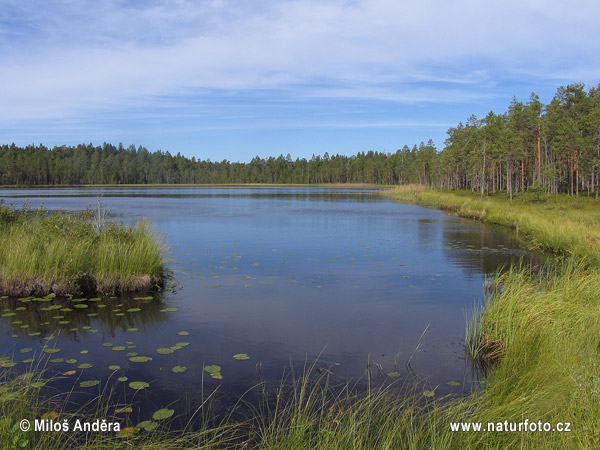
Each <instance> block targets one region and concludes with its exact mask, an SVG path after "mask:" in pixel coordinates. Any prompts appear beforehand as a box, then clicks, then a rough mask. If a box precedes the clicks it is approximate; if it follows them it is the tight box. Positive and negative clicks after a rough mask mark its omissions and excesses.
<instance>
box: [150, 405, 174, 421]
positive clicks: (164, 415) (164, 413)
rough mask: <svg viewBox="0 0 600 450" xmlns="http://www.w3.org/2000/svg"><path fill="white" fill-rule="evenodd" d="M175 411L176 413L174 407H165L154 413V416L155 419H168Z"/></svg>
mask: <svg viewBox="0 0 600 450" xmlns="http://www.w3.org/2000/svg"><path fill="white" fill-rule="evenodd" d="M174 413H175V410H174V409H168V408H163V409H159V410H158V411H156V412H155V413H154V414H152V418H153V419H154V420H164V419H168V418H169V417H171V416H172V415H173V414H174Z"/></svg>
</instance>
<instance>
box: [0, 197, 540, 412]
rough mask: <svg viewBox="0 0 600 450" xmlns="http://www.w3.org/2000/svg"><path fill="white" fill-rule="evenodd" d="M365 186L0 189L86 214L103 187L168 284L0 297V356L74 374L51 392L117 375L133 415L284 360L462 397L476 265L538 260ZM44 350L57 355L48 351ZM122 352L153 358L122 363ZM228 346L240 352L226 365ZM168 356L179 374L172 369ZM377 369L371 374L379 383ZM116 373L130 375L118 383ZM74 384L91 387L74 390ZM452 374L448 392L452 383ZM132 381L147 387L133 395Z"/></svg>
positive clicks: (478, 297) (272, 372)
mask: <svg viewBox="0 0 600 450" xmlns="http://www.w3.org/2000/svg"><path fill="white" fill-rule="evenodd" d="M374 193H375V190H374V189H365V188H360V189H347V188H322V187H315V188H306V187H243V188H239V187H214V188H213V187H206V188H205V187H182V188H102V189H99V188H89V189H81V188H77V189H71V188H69V189H27V190H22V189H21V190H13V189H10V190H7V189H4V190H0V199H4V200H5V201H6V202H9V203H13V204H15V205H21V204H22V203H23V202H24V201H30V204H31V206H32V207H37V206H39V204H40V202H43V204H44V206H45V207H46V208H47V209H65V210H76V209H83V208H85V207H86V206H87V205H88V204H90V203H92V204H95V203H96V197H97V196H102V204H103V205H104V206H105V207H107V208H109V209H110V212H111V217H112V218H113V219H114V220H117V221H123V222H125V223H128V222H131V221H137V220H139V219H142V218H145V219H147V220H148V221H149V222H151V224H152V225H153V226H154V228H156V229H157V230H159V231H160V232H161V233H162V234H163V235H164V236H165V239H166V243H167V245H168V247H169V249H170V258H171V263H170V267H171V268H172V270H173V272H174V276H175V279H176V280H177V282H178V283H179V284H178V286H177V287H176V289H175V290H174V291H169V292H166V293H164V294H162V295H155V296H154V299H153V300H149V301H142V300H135V299H132V298H112V299H109V298H105V299H101V300H100V301H94V302H89V301H88V302H82V303H85V304H87V305H89V306H88V307H87V308H77V309H76V308H70V309H73V311H66V312H64V311H63V312H61V311H60V309H58V307H56V309H48V307H49V306H52V305H63V306H71V307H72V306H73V304H71V303H70V302H69V301H68V300H64V299H63V300H54V301H52V302H44V303H41V302H27V303H23V302H19V301H17V299H4V300H2V303H1V304H0V306H1V307H2V309H3V311H2V315H1V317H0V349H1V350H0V355H4V356H10V357H11V358H13V360H14V361H15V362H17V363H18V364H17V366H16V369H19V370H24V369H26V368H27V367H29V366H31V365H32V364H33V365H36V364H38V363H39V362H40V361H41V363H43V364H47V368H48V369H49V370H50V371H52V373H60V374H62V373H65V372H67V373H68V372H69V371H75V373H74V374H73V375H65V376H63V377H61V379H59V380H56V381H54V382H52V383H51V385H49V386H48V387H47V389H57V390H62V389H70V388H71V387H73V386H75V390H76V391H77V392H84V393H85V392H90V393H97V390H98V388H99V387H100V386H103V385H104V384H105V383H110V384H114V385H116V386H117V388H116V395H118V396H119V397H121V398H122V400H123V401H124V402H127V403H130V402H133V404H134V405H138V407H139V410H140V411H142V413H140V417H141V418H145V417H144V414H143V410H145V409H146V406H145V405H147V404H149V403H151V404H152V405H156V406H159V405H160V406H165V405H167V404H171V405H173V404H174V405H176V408H178V410H179V411H183V409H184V406H183V405H184V403H185V402H186V401H187V402H188V404H190V405H191V407H192V408H194V407H195V406H198V403H199V399H200V392H201V389H202V387H204V389H205V390H206V391H210V390H212V389H214V388H215V387H217V386H219V392H220V394H221V395H222V401H223V402H225V403H227V402H230V401H234V400H235V398H237V396H239V395H241V394H242V393H243V392H244V391H245V390H246V389H248V388H249V387H251V386H253V385H255V384H256V383H257V382H259V380H260V379H261V377H262V379H264V380H267V381H273V382H276V381H278V380H280V379H281V377H282V375H283V374H284V373H287V372H289V370H290V367H294V368H295V370H301V369H302V366H303V364H304V363H305V361H308V362H309V363H312V362H314V361H315V360H316V359H317V358H318V362H317V366H318V367H320V368H325V369H329V370H331V372H332V373H333V375H334V376H335V377H338V378H339V379H347V378H352V379H357V378H360V377H362V376H364V374H365V367H366V365H367V362H368V361H371V362H373V363H378V364H380V368H381V369H382V370H383V371H384V372H400V373H401V379H417V380H419V381H420V382H421V383H423V384H424V385H426V386H428V388H430V389H432V388H436V387H437V390H436V392H438V393H440V394H446V393H449V392H456V393H462V392H468V391H469V390H470V389H472V388H473V386H474V384H475V381H476V380H475V379H474V375H473V374H472V372H471V369H470V365H469V364H468V362H467V361H466V359H465V354H464V345H463V342H464V329H465V312H466V311H470V310H472V309H473V307H474V306H475V305H480V304H481V303H482V300H483V295H484V281H485V277H486V274H491V273H493V272H494V271H496V270H497V269H498V268H500V267H501V266H503V265H505V264H507V263H508V262H510V261H514V260H517V259H518V258H520V257H523V256H524V257H526V258H538V257H537V256H535V255H531V253H530V252H528V251H526V250H524V249H523V247H522V246H521V245H520V244H519V242H518V241H517V240H516V239H515V238H514V237H513V236H511V234H509V233H508V232H505V231H503V230H499V229H495V228H490V227H488V226H483V225H482V224H480V223H477V222H473V221H468V220H464V219H461V218H456V217H450V216H447V215H445V214H444V213H442V212H440V211H436V210H431V209H425V208H421V207H418V206H413V205H406V204H401V203H396V202H393V201H390V200H387V199H382V198H379V197H377V196H376V195H375V194H374ZM42 308H46V310H43V309H42ZM130 308H139V309H140V311H137V310H134V311H127V310H128V309H130ZM425 329H427V332H426V333H425V335H424V337H423V339H422V340H421V342H420V346H419V349H418V351H417V352H416V354H415V355H414V357H413V359H412V363H411V366H410V367H409V368H407V367H406V365H405V363H406V361H407V360H408V358H409V357H410V355H411V353H412V352H413V350H414V349H415V347H416V346H417V344H418V342H419V337H420V336H421V335H422V333H423V331H424V330H425ZM179 333H181V334H179ZM186 333H189V334H186ZM52 336H55V339H50V340H48V339H45V338H52ZM179 342H187V343H189V345H187V346H185V347H181V348H180V349H178V350H176V351H174V352H173V353H171V354H159V353H157V351H156V349H158V348H168V347H171V346H173V345H175V344H176V343H179ZM103 344H105V345H103ZM109 344H112V347H111V346H109ZM43 345H48V346H49V347H50V348H58V349H60V351H58V352H56V353H54V354H50V355H48V354H46V353H43V352H41V349H42V346H43ZM115 347H125V349H124V350H122V351H115V350H113V349H114V348H115ZM28 349H31V351H28ZM86 350H87V353H85V351H86ZM22 351H23V352H22ZM82 351H83V352H84V353H81V352H82ZM132 352H135V353H137V354H138V355H139V356H150V357H152V360H151V361H149V362H145V363H136V362H131V361H130V360H129V358H130V356H131V355H130V356H128V355H127V354H128V353H129V354H131V353H132ZM238 353H246V354H248V355H249V357H250V359H249V360H243V361H239V360H235V359H233V358H232V355H234V354H238ZM32 358H33V360H34V361H33V363H32V362H30V359H32ZM61 358H62V359H64V360H65V361H62V362H61V361H60V359H61ZM50 359H52V360H55V362H48V360H50ZM57 359H58V361H56V360H57ZM68 359H76V360H77V362H76V363H73V362H66V360H68ZM79 364H91V365H92V366H91V367H89V368H84V369H81V368H78V367H77V366H78V365H79ZM211 364H216V365H219V366H221V374H222V376H223V379H222V380H215V379H212V378H210V377H209V376H208V373H206V372H204V371H203V366H205V365H211ZM110 365H118V366H120V369H118V370H116V372H115V371H114V370H110V369H109V368H108V366H110ZM178 365H179V366H185V367H187V371H185V372H183V373H177V374H174V373H173V372H172V371H171V369H172V368H173V367H174V366H178ZM375 367H376V366H375V365H374V366H373V372H372V373H373V374H374V375H376V376H377V377H380V378H383V376H381V374H379V375H377V374H378V372H379V371H378V370H377V369H376V368H375ZM122 376H126V377H128V381H127V382H119V381H117V377H122ZM85 380H99V381H101V384H100V385H98V386H94V387H87V388H84V387H80V386H79V383H80V382H82V381H85ZM450 380H453V381H458V382H459V383H460V386H457V387H452V386H449V385H448V384H447V382H448V381H450ZM131 381H145V382H147V383H149V385H150V386H149V388H148V389H146V390H144V391H138V392H136V391H134V390H133V389H131V388H129V387H128V383H129V382H131ZM74 398H78V397H77V396H75V397H74ZM186 399H187V400H186ZM228 399H229V400H228Z"/></svg>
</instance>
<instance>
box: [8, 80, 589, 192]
mask: <svg viewBox="0 0 600 450" xmlns="http://www.w3.org/2000/svg"><path fill="white" fill-rule="evenodd" d="M447 135H448V137H447V139H446V141H445V146H444V148H443V149H442V150H438V149H436V148H435V146H434V144H433V142H432V141H431V140H429V141H428V142H427V143H424V142H421V143H420V144H419V145H414V146H413V147H412V148H411V147H409V146H407V145H404V147H402V148H401V149H399V150H397V151H396V152H394V153H382V152H377V151H368V152H359V153H358V154H356V155H353V156H344V155H331V156H330V155H329V154H328V153H325V154H324V155H323V156H320V155H318V156H314V155H313V157H312V158H310V159H305V158H296V159H292V157H291V156H290V155H289V154H287V156H285V157H284V156H283V155H280V156H278V157H268V158H261V157H258V156H257V157H255V158H253V159H252V160H251V161H250V162H249V163H241V162H231V161H228V160H223V161H220V162H217V161H211V160H210V159H207V160H197V159H196V158H194V157H192V158H187V157H185V156H183V155H181V154H180V153H177V154H176V155H172V154H171V153H170V152H168V151H162V150H158V151H155V152H150V151H148V150H147V149H146V148H144V147H142V146H138V147H136V146H135V145H130V146H129V147H127V148H125V147H124V146H123V145H122V144H119V145H117V146H115V145H113V144H110V143H104V144H103V145H101V146H94V145H92V144H87V145H86V144H80V145H77V146H56V147H54V148H51V149H50V148H47V147H45V146H44V145H41V144H40V145H28V146H25V147H18V146H16V145H15V144H11V145H2V146H0V184H1V185H77V184H212V183H282V184H287V183H294V184H316V183H369V184H386V185H391V184H409V183H419V184H425V185H429V186H432V187H439V188H449V189H467V190H472V191H478V192H480V193H481V195H486V194H489V193H495V192H498V191H505V192H507V194H508V195H509V197H510V198H511V199H512V197H513V195H518V194H519V193H521V192H524V191H527V190H529V189H532V188H533V189H535V190H536V191H538V192H541V191H544V192H548V193H559V192H562V193H568V194H571V195H579V194H585V195H588V196H589V195H594V196H595V197H596V198H598V193H599V188H600V186H599V184H600V85H599V86H598V87H593V88H590V89H588V90H586V89H585V86H584V85H583V84H581V83H577V84H570V85H568V86H566V87H564V86H561V87H559V88H558V89H557V91H556V94H555V95H554V97H553V99H552V100H551V101H550V103H549V104H546V105H545V104H543V103H541V102H540V100H539V97H538V96H537V95H536V94H534V93H532V94H531V96H530V98H529V100H528V101H527V102H522V101H519V100H517V99H516V98H513V100H512V102H511V103H510V105H509V106H508V110H507V111H506V112H504V113H501V114H496V113H494V112H493V111H490V112H489V113H488V114H487V115H486V116H485V117H483V118H477V117H476V116H475V115H472V116H471V117H469V118H468V119H467V120H466V122H465V123H462V122H461V123H459V124H458V125H457V126H456V127H452V128H450V129H449V130H448V131H447Z"/></svg>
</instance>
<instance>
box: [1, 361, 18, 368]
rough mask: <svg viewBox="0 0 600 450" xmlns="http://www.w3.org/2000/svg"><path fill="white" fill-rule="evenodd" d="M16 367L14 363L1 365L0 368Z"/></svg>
mask: <svg viewBox="0 0 600 450" xmlns="http://www.w3.org/2000/svg"><path fill="white" fill-rule="evenodd" d="M16 365H17V363H16V362H9V363H2V364H0V367H15V366H16Z"/></svg>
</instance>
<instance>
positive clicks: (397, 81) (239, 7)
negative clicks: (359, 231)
mask: <svg viewBox="0 0 600 450" xmlns="http://www.w3.org/2000/svg"><path fill="white" fill-rule="evenodd" d="M598 17H600V2H599V1H598V0H570V1H569V2H567V1H564V0H545V1H544V0H498V1H493V2H492V1H482V0H453V1H448V0H418V1H407V0H318V1H317V0H235V1H230V0H161V1H151V0H148V1H141V0H129V1H126V0H102V1H97V0H95V1H88V0H60V1H59V0H1V3H0V144H10V143H12V142H14V143H16V144H17V145H29V144H36V145H37V144H44V145H46V146H49V147H52V146H55V145H76V144H79V143H92V144H94V145H100V144H102V143H103V142H110V143H113V144H115V145H116V144H118V143H119V142H122V143H123V144H124V145H125V146H126V147H127V146H129V145H130V144H134V145H136V146H139V145H142V146H145V147H146V148H148V149H149V150H151V151H155V150H158V149H161V150H163V151H169V152H171V153H172V154H175V153H177V152H180V153H181V154H183V155H185V156H188V157H192V156H194V157H196V158H200V159H211V160H213V161H221V160H224V159H227V160H229V161H249V160H250V159H252V158H253V157H254V156H257V155H258V156H261V157H267V156H278V155H280V154H283V155H286V154H288V153H289V154H291V156H292V157H293V158H296V157H301V158H302V157H310V156H311V155H313V154H321V155H322V154H324V153H325V152H328V153H329V154H330V155H331V154H345V155H351V154H355V153H357V152H360V151H369V150H373V151H380V152H394V151H396V150H397V149H399V148H402V147H403V146H404V145H408V146H409V147H412V146H413V145H415V144H418V143H419V142H421V141H424V142H427V141H428V140H429V139H432V140H433V142H434V143H435V145H436V147H437V148H438V149H440V150H441V149H442V148H443V147H444V140H445V138H446V130H448V128H450V127H453V126H456V125H457V124H458V123H459V122H461V121H462V122H465V121H466V120H467V118H468V117H469V116H470V115H471V114H475V115H477V116H478V117H483V116H485V115H486V114H487V113H488V112H489V111H490V110H493V111H495V112H496V113H502V112H504V111H506V110H507V108H508V105H509V103H510V101H511V100H512V98H513V96H516V97H517V98H518V99H519V100H521V101H527V100H528V99H529V96H530V94H531V92H535V93H536V94H538V95H539V96H540V100H541V101H542V102H544V103H547V102H549V101H550V100H551V99H552V97H553V95H554V93H555V92H556V89H557V88H558V87H559V86H566V85H567V84H570V83H576V82H582V83H585V84H586V87H588V88H589V87H592V86H597V85H598V83H599V82H600V51H599V49H600V32H599V31H598V24H597V21H598Z"/></svg>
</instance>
